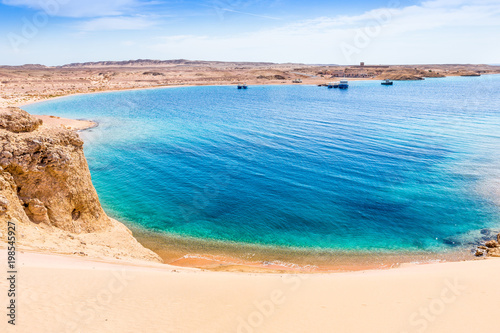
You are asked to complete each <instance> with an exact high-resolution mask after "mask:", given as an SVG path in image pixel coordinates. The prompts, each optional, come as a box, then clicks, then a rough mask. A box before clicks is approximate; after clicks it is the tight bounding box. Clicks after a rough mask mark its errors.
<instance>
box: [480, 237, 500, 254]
mask: <svg viewBox="0 0 500 333" xmlns="http://www.w3.org/2000/svg"><path fill="white" fill-rule="evenodd" d="M484 255H486V256H487V257H500V234H498V235H497V239H496V240H490V241H487V242H486V243H484V246H478V247H477V249H476V253H475V256H476V257H481V256H484Z"/></svg>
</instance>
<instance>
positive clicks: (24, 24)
mask: <svg viewBox="0 0 500 333" xmlns="http://www.w3.org/2000/svg"><path fill="white" fill-rule="evenodd" d="M499 37H500V0H475V1H474V0H472V1H470V0H469V1H464V0H426V1H415V0H399V1H398V0H384V1H379V0H374V1H336V0H331V1H326V0H322V1H319V0H309V1H298V0H268V1H264V0H250V1H243V0H207V1H194V0H185V1H182V0H173V1H162V0H86V1H82V0H0V64H4V65H19V64H25V63H41V64H45V65H60V64H65V63H71V62H85V61H99V60H129V59H139V58H141V59H146V58H147V59H177V58H185V59H192V60H223V61H272V62H303V63H316V64H354V63H358V62H359V61H365V62H366V63H372V64H406V63H411V64H417V63H500V59H499V55H500V43H499Z"/></svg>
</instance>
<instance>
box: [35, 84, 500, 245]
mask: <svg viewBox="0 0 500 333" xmlns="http://www.w3.org/2000/svg"><path fill="white" fill-rule="evenodd" d="M499 90H500V76H482V77H472V78H461V77H459V78H445V79H427V80H425V81H413V82H395V84H394V86H390V87H386V86H381V85H380V82H351V85H350V88H349V89H348V90H346V91H339V90H338V89H330V90H329V89H327V88H324V87H316V86H251V87H250V88H249V89H248V90H237V89H236V88H235V87H228V86H218V87H182V88H166V89H155V90H137V91H126V92H114V93H101V94H94V95H80V96H72V97H66V98H61V99H57V100H53V101H49V102H43V103H38V104H33V105H30V106H27V107H26V108H25V109H26V110H27V111H29V112H31V113H35V114H51V115H57V116H63V117H72V118H77V119H80V118H84V119H93V120H96V121H98V122H99V124H100V126H99V127H97V128H95V129H92V130H89V131H85V132H82V133H81V135H82V137H83V138H84V140H85V143H86V144H85V152H86V155H87V158H88V162H89V167H90V170H91V173H92V177H93V182H94V185H95V187H96V189H97V192H98V194H99V197H100V199H101V202H102V204H103V206H104V208H105V209H106V211H108V213H110V214H111V215H113V216H114V217H116V218H118V219H121V220H124V221H129V222H130V223H134V224H138V225H140V226H143V227H145V228H148V229H151V230H156V231H163V232H167V233H170V234H175V235H185V236H194V237H199V238H205V239H217V240H230V241H236V242H246V243H254V244H268V245H279V246H291V247H306V248H309V247H310V248H326V249H336V250H338V249H342V250H438V251H440V250H446V249H447V248H449V247H450V246H451V245H450V244H451V243H452V242H457V240H460V241H462V240H463V239H467V237H469V236H470V235H472V234H476V233H478V232H479V230H480V229H483V228H493V229H494V228H499V227H500V207H499V206H498V203H499V202H500V198H498V197H497V195H498V193H500V191H496V195H495V186H494V184H495V181H498V180H499V179H500V149H499V148H500V95H499V93H498V91H499ZM498 184H499V183H498V182H497V183H496V185H498Z"/></svg>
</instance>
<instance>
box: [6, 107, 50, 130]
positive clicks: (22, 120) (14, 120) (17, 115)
mask: <svg viewBox="0 0 500 333" xmlns="http://www.w3.org/2000/svg"><path fill="white" fill-rule="evenodd" d="M41 124H42V121H41V120H40V119H36V118H34V117H31V115H30V114H29V113H28V112H26V111H24V110H21V109H18V108H7V109H4V110H0V128H3V129H6V130H7V131H10V132H14V133H21V132H32V131H34V130H36V129H37V128H38V127H40V125H41Z"/></svg>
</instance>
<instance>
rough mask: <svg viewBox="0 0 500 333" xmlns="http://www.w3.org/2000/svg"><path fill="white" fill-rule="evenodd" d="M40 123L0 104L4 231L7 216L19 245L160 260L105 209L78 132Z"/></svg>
mask: <svg viewBox="0 0 500 333" xmlns="http://www.w3.org/2000/svg"><path fill="white" fill-rule="evenodd" d="M40 125H42V122H41V121H39V120H38V119H35V118H33V117H32V116H31V115H29V114H28V113H26V112H25V111H22V110H20V109H18V108H5V109H1V108H0V234H5V233H6V231H7V221H9V222H13V223H15V225H16V230H17V231H18V235H19V243H18V244H19V246H20V247H23V246H29V248H30V249H41V250H44V251H47V250H48V251H57V252H65V253H73V252H76V253H78V254H80V255H85V256H87V255H88V256H92V257H95V258H105V257H112V256H114V255H117V254H120V257H125V258H137V259H142V260H151V261H160V262H161V259H160V258H159V257H158V255H156V254H155V253H153V252H152V251H150V250H148V249H145V248H144V247H143V246H142V245H141V244H139V242H137V240H136V239H135V238H134V237H133V236H132V233H131V231H130V230H129V229H128V228H127V227H125V226H124V225H123V224H121V223H119V222H117V221H115V220H111V219H110V218H109V217H108V216H107V215H106V214H105V213H104V211H103V209H102V207H101V204H100V203H99V199H98V197H97V193H96V191H95V189H94V186H93V185H92V181H91V178H90V172H89V169H88V166H87V161H86V160H85V156H84V154H83V141H82V140H81V139H80V137H79V136H78V134H76V133H75V132H72V131H70V130H67V129H65V128H61V127H53V126H46V125H42V126H40ZM68 235H69V236H68ZM75 236H76V237H75ZM74 239H78V240H80V242H75V241H74ZM86 244H88V246H86V251H85V252H82V249H83V247H84V246H85V245H86ZM87 249H88V251H89V252H87Z"/></svg>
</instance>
